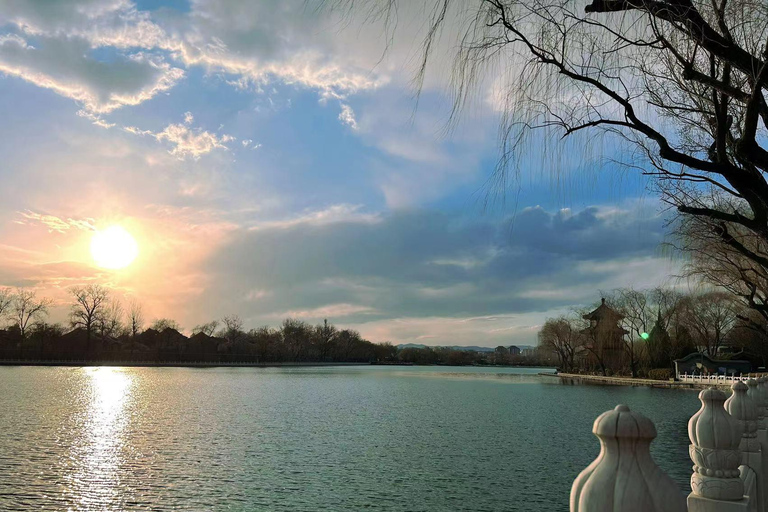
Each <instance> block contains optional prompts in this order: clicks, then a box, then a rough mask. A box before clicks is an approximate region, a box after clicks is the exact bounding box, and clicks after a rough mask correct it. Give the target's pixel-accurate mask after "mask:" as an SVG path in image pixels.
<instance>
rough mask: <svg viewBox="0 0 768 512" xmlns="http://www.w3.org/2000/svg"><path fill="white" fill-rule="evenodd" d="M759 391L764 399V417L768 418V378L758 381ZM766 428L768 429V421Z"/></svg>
mask: <svg viewBox="0 0 768 512" xmlns="http://www.w3.org/2000/svg"><path fill="white" fill-rule="evenodd" d="M757 389H758V390H760V394H761V396H762V398H763V409H764V410H763V415H764V416H765V417H766V418H768V377H765V376H764V377H760V378H759V379H757ZM766 427H768V420H766Z"/></svg>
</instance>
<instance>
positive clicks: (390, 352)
mask: <svg viewBox="0 0 768 512" xmlns="http://www.w3.org/2000/svg"><path fill="white" fill-rule="evenodd" d="M374 350H375V352H376V360H377V361H393V360H395V359H396V358H397V347H396V346H395V345H393V344H392V343H390V342H388V341H387V342H384V343H376V345H375V347H374Z"/></svg>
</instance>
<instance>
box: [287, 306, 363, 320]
mask: <svg viewBox="0 0 768 512" xmlns="http://www.w3.org/2000/svg"><path fill="white" fill-rule="evenodd" d="M374 312H375V311H374V310H373V309H372V308H370V307H367V306H358V305H354V304H329V305H327V306H320V307H318V308H314V309H305V310H292V311H284V312H281V313H275V314H272V318H274V319H276V320H282V319H284V318H300V319H302V320H309V321H313V320H322V319H324V318H345V317H348V316H351V315H360V314H371V313H374Z"/></svg>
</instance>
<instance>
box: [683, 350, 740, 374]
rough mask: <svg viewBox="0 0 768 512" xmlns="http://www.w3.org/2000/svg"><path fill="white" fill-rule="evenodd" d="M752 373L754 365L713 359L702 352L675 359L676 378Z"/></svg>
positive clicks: (733, 360)
mask: <svg viewBox="0 0 768 512" xmlns="http://www.w3.org/2000/svg"><path fill="white" fill-rule="evenodd" d="M751 371H752V363H750V362H749V361H743V360H739V359H726V360H718V359H712V358H711V357H709V356H708V355H706V354H704V353H702V352H694V353H692V354H688V355H687V356H685V357H684V358H682V359H675V376H676V377H678V378H679V377H680V375H684V374H688V375H741V374H744V373H749V372H751Z"/></svg>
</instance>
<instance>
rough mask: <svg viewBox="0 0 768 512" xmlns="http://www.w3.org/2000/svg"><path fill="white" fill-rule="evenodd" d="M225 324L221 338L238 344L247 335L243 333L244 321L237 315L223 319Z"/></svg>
mask: <svg viewBox="0 0 768 512" xmlns="http://www.w3.org/2000/svg"><path fill="white" fill-rule="evenodd" d="M221 322H222V323H223V324H224V328H223V329H222V331H221V333H220V336H221V337H222V338H224V339H225V340H227V341H228V342H230V343H236V342H238V341H239V340H240V339H241V338H242V337H243V336H244V335H245V333H244V332H243V320H242V319H241V318H240V317H239V316H237V315H231V316H225V317H224V318H222V319H221Z"/></svg>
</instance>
